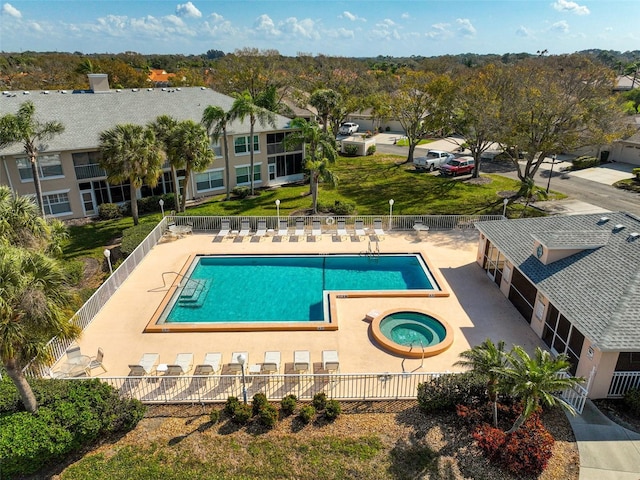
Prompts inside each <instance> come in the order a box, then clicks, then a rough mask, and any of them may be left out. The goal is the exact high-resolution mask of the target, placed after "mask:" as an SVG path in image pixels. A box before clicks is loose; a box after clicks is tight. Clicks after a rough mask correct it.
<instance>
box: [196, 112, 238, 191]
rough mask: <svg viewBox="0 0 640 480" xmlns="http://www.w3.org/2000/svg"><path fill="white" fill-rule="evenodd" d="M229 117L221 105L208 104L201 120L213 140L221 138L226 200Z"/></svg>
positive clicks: (228, 171)
mask: <svg viewBox="0 0 640 480" xmlns="http://www.w3.org/2000/svg"><path fill="white" fill-rule="evenodd" d="M229 118H230V114H229V112H225V111H224V109H223V108H222V107H218V106H217V105H209V106H208V107H207V108H205V109H204V113H203V114H202V120H201V123H202V124H203V125H204V127H205V128H206V129H207V132H209V135H211V139H212V140H213V141H214V142H219V141H220V138H222V143H223V145H222V147H223V150H224V153H223V155H224V176H225V178H224V187H225V190H226V193H227V197H226V199H227V200H229V199H230V198H231V165H230V164H229V139H228V138H227V125H228V124H229V121H230V120H229Z"/></svg>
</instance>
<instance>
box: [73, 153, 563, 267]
mask: <svg viewBox="0 0 640 480" xmlns="http://www.w3.org/2000/svg"><path fill="white" fill-rule="evenodd" d="M403 161H404V157H401V156H394V155H374V156H367V157H348V158H347V157H341V158H339V160H338V161H337V162H336V164H335V165H334V166H333V167H332V168H333V171H334V173H335V174H336V176H337V177H338V185H337V186H336V187H335V188H330V187H328V186H326V185H321V187H320V194H319V202H320V204H323V205H333V204H334V203H335V201H336V200H339V201H341V202H350V203H353V204H355V207H356V213H358V214H360V215H382V214H386V213H388V212H389V199H391V198H393V199H394V201H395V203H394V206H393V213H394V214H396V215H418V214H421V215H429V214H448V215H452V214H469V215H470V214H501V213H502V206H503V205H502V199H501V198H500V197H499V196H498V195H497V192H500V191H504V190H511V191H515V190H517V189H518V182H516V181H514V180H511V179H508V178H506V177H501V176H499V175H482V176H483V177H484V178H485V179H488V180H489V181H488V182H487V183H481V184H477V183H472V182H469V181H467V180H468V178H469V177H468V176H466V177H462V178H448V177H440V176H439V175H438V174H430V173H427V172H422V171H417V170H415V169H414V167H413V165H411V164H405V163H402V162H403ZM257 193H258V195H257V196H255V197H254V198H246V199H243V200H230V201H228V202H227V201H225V200H224V198H225V195H217V196H214V197H212V198H210V199H209V200H207V201H206V202H205V203H202V204H200V205H198V206H194V207H192V208H188V209H187V214H188V215H249V216H253V215H273V216H275V215H276V204H275V201H276V199H279V200H280V202H281V203H280V215H290V214H292V213H294V212H295V213H296V214H301V213H303V212H305V211H306V210H308V209H309V208H310V207H311V197H310V196H309V185H289V186H283V187H280V188H274V189H266V190H257ZM552 193H553V192H552ZM552 198H558V197H557V196H555V197H554V196H552ZM521 208H522V207H521V206H519V205H514V206H510V207H509V212H511V213H513V214H514V216H519V213H517V212H516V211H517V210H518V209H521ZM529 212H531V209H529V211H528V214H530V213H529ZM160 218H161V217H160V213H154V214H148V215H143V216H141V217H140V222H141V223H148V222H149V223H154V224H155V223H157V222H158V221H159V220H160ZM131 226H133V221H132V219H131V218H130V217H126V218H122V219H118V220H108V221H97V222H91V223H89V224H87V225H83V226H72V227H70V239H69V241H68V242H67V244H66V246H65V248H64V255H65V258H68V259H72V258H78V257H87V256H89V257H94V258H96V259H101V258H102V252H103V250H104V247H105V246H107V245H108V244H109V243H110V242H111V241H112V240H113V239H115V238H117V237H119V236H120V235H121V234H122V230H124V229H126V228H129V227H131Z"/></svg>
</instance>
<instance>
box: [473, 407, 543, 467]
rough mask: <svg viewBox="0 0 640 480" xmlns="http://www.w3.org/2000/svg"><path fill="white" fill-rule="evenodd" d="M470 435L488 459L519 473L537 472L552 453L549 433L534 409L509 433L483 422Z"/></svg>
mask: <svg viewBox="0 0 640 480" xmlns="http://www.w3.org/2000/svg"><path fill="white" fill-rule="evenodd" d="M473 438H474V439H475V440H476V442H478V446H479V447H480V449H481V450H482V451H483V452H484V453H485V455H487V457H488V458H489V459H490V460H491V461H493V462H496V463H498V464H499V465H500V466H501V467H502V468H504V469H505V470H508V471H509V472H511V473H513V474H515V475H519V476H530V475H532V474H533V475H536V476H538V475H539V474H540V473H542V471H543V470H544V469H545V468H546V467H547V463H548V462H549V459H550V458H551V455H552V453H553V444H554V439H553V436H552V435H551V434H550V433H549V432H548V431H547V430H546V429H545V428H544V425H542V422H541V421H540V416H539V414H538V413H534V414H532V415H531V416H530V417H529V418H528V419H527V421H526V422H525V423H524V425H522V427H520V428H519V429H518V430H516V431H515V432H513V433H509V434H507V433H505V432H503V431H502V430H500V429H498V428H494V427H492V426H490V425H488V424H486V423H485V424H483V425H482V426H480V427H479V428H478V429H477V430H476V431H475V432H474V433H473Z"/></svg>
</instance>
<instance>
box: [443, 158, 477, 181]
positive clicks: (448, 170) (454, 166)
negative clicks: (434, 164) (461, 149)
mask: <svg viewBox="0 0 640 480" xmlns="http://www.w3.org/2000/svg"><path fill="white" fill-rule="evenodd" d="M475 165H476V162H475V160H474V159H473V158H471V157H460V158H455V159H453V160H449V161H448V162H447V163H445V164H444V165H441V166H440V173H441V174H442V175H451V176H452V177H455V176H456V175H465V174H467V173H471V172H473V169H474V167H475Z"/></svg>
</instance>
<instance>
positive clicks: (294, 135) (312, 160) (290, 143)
mask: <svg viewBox="0 0 640 480" xmlns="http://www.w3.org/2000/svg"><path fill="white" fill-rule="evenodd" d="M291 128H292V129H294V130H293V131H292V132H291V133H290V134H289V135H287V137H286V139H285V145H286V146H287V147H295V146H297V145H299V144H300V143H304V145H305V167H306V168H307V170H308V171H309V185H310V189H311V198H312V205H313V207H312V208H313V213H314V214H316V213H318V188H319V185H320V181H321V180H324V181H326V182H328V183H330V184H331V185H335V184H336V182H337V177H336V176H335V175H334V174H333V173H332V172H331V170H330V169H329V164H332V163H334V162H335V161H336V159H337V158H338V152H337V151H336V147H335V145H336V142H335V140H334V139H333V137H332V136H331V135H329V134H327V133H326V132H324V131H323V130H322V129H321V128H320V125H318V124H317V123H316V122H307V121H306V120H305V119H304V118H294V119H293V120H292V121H291Z"/></svg>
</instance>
